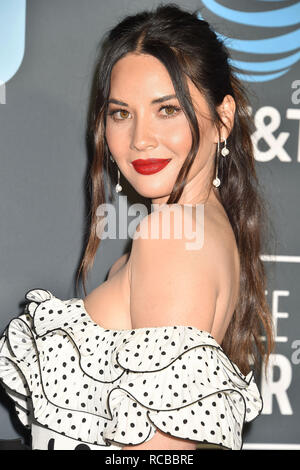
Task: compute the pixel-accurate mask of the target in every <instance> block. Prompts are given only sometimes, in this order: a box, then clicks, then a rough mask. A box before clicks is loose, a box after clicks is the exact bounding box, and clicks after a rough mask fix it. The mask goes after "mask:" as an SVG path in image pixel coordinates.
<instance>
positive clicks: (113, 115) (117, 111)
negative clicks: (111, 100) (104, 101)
mask: <svg viewBox="0 0 300 470" xmlns="http://www.w3.org/2000/svg"><path fill="white" fill-rule="evenodd" d="M117 113H127V114H128V111H127V110H126V109H113V110H112V111H110V112H109V113H108V115H109V116H112V118H113V120H114V121H125V119H126V117H125V118H124V116H123V117H121V119H118V118H115V114H117ZM121 116H122V114H121Z"/></svg>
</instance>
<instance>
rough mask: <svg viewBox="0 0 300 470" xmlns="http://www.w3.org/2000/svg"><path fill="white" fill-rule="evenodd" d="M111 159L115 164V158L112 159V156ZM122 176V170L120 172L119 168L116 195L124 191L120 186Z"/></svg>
mask: <svg viewBox="0 0 300 470" xmlns="http://www.w3.org/2000/svg"><path fill="white" fill-rule="evenodd" d="M110 159H111V161H112V162H115V161H114V159H113V157H112V156H111V155H110ZM120 176H121V175H120V170H119V168H118V183H117V184H116V188H115V189H116V193H119V192H121V191H122V189H123V188H122V186H121V185H120Z"/></svg>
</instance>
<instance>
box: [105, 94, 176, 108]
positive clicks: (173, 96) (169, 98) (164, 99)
mask: <svg viewBox="0 0 300 470" xmlns="http://www.w3.org/2000/svg"><path fill="white" fill-rule="evenodd" d="M172 98H177V96H176V95H166V96H162V97H161V98H156V99H155V100H152V101H151V104H155V103H163V102H164V101H168V100H171V99H172ZM108 103H115V104H119V105H120V106H129V105H128V104H127V103H124V102H123V101H119V100H116V99H115V98H111V99H110V100H108Z"/></svg>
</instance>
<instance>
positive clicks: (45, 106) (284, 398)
mask: <svg viewBox="0 0 300 470" xmlns="http://www.w3.org/2000/svg"><path fill="white" fill-rule="evenodd" d="M158 3H169V2H163V1H162V2H155V1H151V0H137V1H130V0H127V1H126V0H110V1H109V2H108V1H105V0H87V1H85V2H83V1H81V0H52V1H51V2H49V1H47V0H28V1H27V3H26V1H25V0H1V2H0V139H1V150H0V158H1V172H0V201H1V202H0V211H1V212H0V221H1V237H0V260H1V262H0V269H1V283H0V295H1V297H0V298H1V314H0V329H1V331H2V330H3V329H4V327H5V326H6V325H7V323H8V322H9V320H10V319H11V318H13V317H14V316H16V315H18V314H20V313H22V312H23V308H24V300H25V299H24V294H25V293H26V292H27V291H28V290H29V289H33V288H37V287H42V288H45V289H49V290H51V291H52V292H54V293H55V295H56V296H57V297H60V298H65V299H67V298H71V297H73V296H75V291H74V277H75V272H76V270H77V268H78V263H79V259H80V255H81V253H82V245H83V236H84V235H83V228H84V226H85V225H84V222H85V216H86V201H85V196H84V178H85V174H86V170H87V154H88V149H87V146H86V139H85V132H86V117H87V108H88V102H89V95H90V88H91V80H92V72H93V66H94V60H95V55H96V48H97V45H98V43H99V40H100V39H101V37H102V35H103V33H105V32H106V31H107V30H108V29H109V28H111V27H112V26H113V25H114V24H115V23H116V22H117V21H119V20H120V19H121V18H122V17H123V16H125V15H127V14H132V13H135V12H137V11H139V10H141V9H144V8H152V7H154V6H156V5H157V4H158ZM176 3H177V4H178V5H179V6H181V7H184V8H186V9H188V10H194V9H196V8H197V9H198V10H199V17H200V18H201V17H202V18H204V19H207V20H208V21H210V22H211V24H212V26H213V27H214V28H215V30H216V31H217V32H218V34H220V36H221V37H222V38H224V39H225V41H226V45H227V46H228V48H229V50H230V53H231V60H232V62H233V64H234V65H235V66H236V67H237V68H238V69H239V77H240V78H241V79H242V80H243V81H244V83H246V84H247V87H248V89H249V92H250V93H251V110H252V113H253V116H254V119H255V126H256V130H255V132H254V133H253V136H252V138H253V143H254V146H255V158H256V166H257V173H258V176H259V178H260V181H261V185H262V190H263V193H264V195H265V198H266V200H267V204H268V209H269V214H270V217H271V220H272V225H273V232H274V240H275V243H271V244H270V245H268V247H266V248H265V249H264V252H263V253H262V254H261V256H262V259H263V261H264V264H265V267H266V270H267V273H268V289H267V292H266V295H267V298H268V302H269V305H270V307H271V309H272V312H273V318H274V324H275V327H276V350H275V352H274V354H273V355H272V360H271V364H270V367H269V379H268V380H266V379H265V378H264V377H263V376H262V377H261V379H260V386H261V391H262V396H263V400H264V408H263V411H262V415H261V416H260V417H259V418H258V419H257V420H255V421H254V422H253V423H251V424H250V425H248V426H247V428H245V429H246V432H245V436H244V437H245V440H244V449H272V448H274V449H291V448H294V449H300V426H299V418H300V393H299V390H300V312H299V305H300V297H299V274H300V246H299V233H300V213H299V205H298V202H299V187H298V184H299V180H300V178H299V176H300V106H299V103H300V70H299V57H300V29H299V19H300V4H299V2H295V1H288V0H287V1H284V0H277V1H268V0H253V1H248V0H239V1H234V0H217V1H214V0H194V1H192V0H190V1H178V2H176ZM178 34H180V31H179V32H178ZM132 202H135V201H132ZM129 203H131V201H129ZM126 243H127V242H126V240H124V239H119V240H104V241H103V242H102V244H101V247H100V249H99V251H98V254H97V257H96V261H95V265H94V268H93V270H92V273H91V275H90V278H89V281H88V291H91V290H92V289H93V288H95V287H96V286H97V285H99V284H100V283H101V282H103V281H104V280H105V278H106V276H107V272H108V270H109V268H110V266H111V264H112V263H113V262H114V261H115V260H116V259H117V258H118V257H119V256H121V254H122V253H123V252H124V251H125V246H126ZM18 436H23V437H25V438H26V439H28V434H26V431H25V430H24V428H23V426H22V425H21V424H20V423H19V421H18V419H17V418H16V416H15V413H14V411H13V408H12V403H11V401H10V399H8V398H7V397H6V395H5V393H4V392H3V389H2V388H1V392H0V439H12V438H14V437H18Z"/></svg>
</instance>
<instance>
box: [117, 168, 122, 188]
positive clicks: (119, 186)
mask: <svg viewBox="0 0 300 470" xmlns="http://www.w3.org/2000/svg"><path fill="white" fill-rule="evenodd" d="M122 189H123V188H122V186H121V185H120V170H119V168H118V184H117V185H116V193H119V192H121V191H122Z"/></svg>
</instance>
